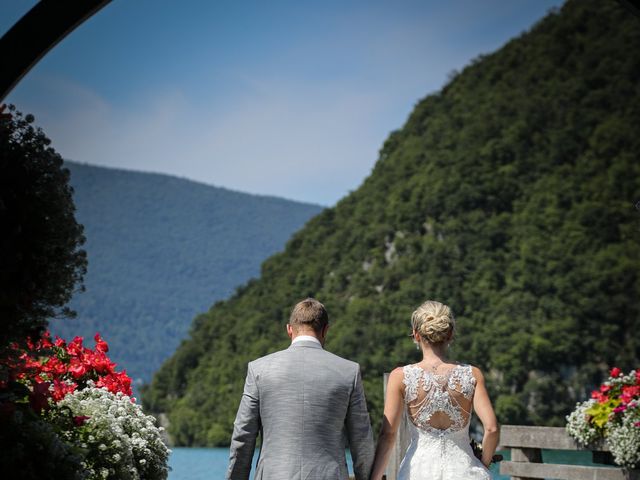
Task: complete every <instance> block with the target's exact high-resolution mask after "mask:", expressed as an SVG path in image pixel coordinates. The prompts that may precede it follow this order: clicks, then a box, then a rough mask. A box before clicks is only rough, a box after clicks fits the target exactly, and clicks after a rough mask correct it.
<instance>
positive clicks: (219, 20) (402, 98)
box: [0, 0, 563, 206]
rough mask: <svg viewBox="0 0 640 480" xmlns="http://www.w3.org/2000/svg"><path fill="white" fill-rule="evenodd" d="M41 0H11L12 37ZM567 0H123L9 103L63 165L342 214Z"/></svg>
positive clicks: (2, 5) (4, 19)
mask: <svg viewBox="0 0 640 480" xmlns="http://www.w3.org/2000/svg"><path fill="white" fill-rule="evenodd" d="M35 3H36V2H34V1H33V0H3V1H2V2H0V34H3V33H4V32H6V31H7V30H8V29H9V28H10V27H11V26H12V25H13V24H14V23H15V22H16V21H17V20H18V19H19V18H20V17H21V16H22V15H23V14H24V13H26V12H27V11H28V10H29V8H31V6H33V5H34V4H35ZM562 3H563V2H562V1H561V0H448V1H438V0H419V1H413V0H397V1H393V2H392V1H380V0H323V1H319V0H318V1H309V2H301V1H299V0H296V1H280V0H274V1H270V2H264V1H262V2H261V1H257V0H256V1H244V0H236V1H224V0H218V1H211V0H182V1H176V0H128V1H127V0H114V1H113V2H111V3H110V4H108V5H107V6H106V7H104V8H103V9H102V10H101V11H99V12H98V13H97V14H96V15H94V16H93V17H92V18H90V19H89V20H87V21H86V22H85V23H84V24H82V25H80V26H79V27H78V28H77V29H76V30H75V31H73V32H72V33H71V34H70V35H69V36H67V37H66V38H65V39H64V40H63V41H62V42H60V43H59V44H58V45H57V46H56V47H55V48H54V49H52V50H51V51H50V52H49V53H48V54H47V55H46V56H45V57H44V58H43V59H42V60H41V61H40V62H39V63H38V64H37V65H36V66H35V67H34V68H33V69H32V70H31V71H30V72H29V73H28V74H27V75H26V76H25V77H24V78H23V79H22V81H21V82H20V83H19V84H18V85H17V87H16V88H15V89H14V90H13V91H12V92H11V93H10V95H9V96H8V97H7V99H6V102H7V103H14V104H15V105H16V106H17V107H18V109H19V110H21V111H23V112H25V113H32V114H34V115H35V117H36V124H37V125H39V126H41V127H42V128H43V130H44V131H45V133H46V134H47V135H48V136H49V137H50V138H51V139H52V142H53V147H54V148H55V149H56V150H57V151H58V152H59V153H60V154H61V155H62V156H63V157H64V158H66V159H70V160H74V161H78V162H83V163H89V164H94V165H102V166H108V167H114V168H124V169H130V170H138V171H148V172H160V173H167V174H171V175H176V176H179V177H183V178H188V179H191V180H196V181H199V182H203V183H207V184H210V185H215V186H222V187H226V188H229V189H233V190H240V191H243V192H249V193H255V194H266V195H276V196H280V197H285V198H289V199H294V200H299V201H304V202H310V203H316V204H320V205H324V206H331V205H334V204H335V203H336V202H337V201H338V200H339V199H340V198H342V197H343V196H345V195H346V194H348V193H349V192H350V191H353V190H355V189H356V188H357V187H358V186H359V185H360V184H361V183H362V181H363V180H364V179H365V177H366V176H367V175H368V174H369V173H370V172H371V169H372V168H373V166H374V164H375V162H376V160H377V156H378V150H379V149H380V147H381V146H382V144H383V143H384V140H385V138H386V137H387V136H388V134H389V133H390V132H391V131H393V130H396V129H399V128H401V127H402V126H403V124H404V123H405V121H406V119H407V117H408V115H409V113H410V112H411V110H412V109H413V107H414V106H415V104H416V103H417V102H418V101H419V100H420V99H422V98H424V97H425V96H427V95H429V94H433V93H436V92H437V91H438V90H439V89H441V88H442V86H443V85H444V84H445V83H446V81H447V77H448V76H449V74H450V73H451V72H452V71H453V70H461V69H462V68H464V66H465V65H467V64H468V63H469V62H470V61H471V60H472V59H473V58H475V57H477V56H478V55H480V54H486V53H490V52H492V51H495V50H496V49H498V48H499V47H500V46H502V45H503V44H504V43H506V42H507V41H508V40H509V39H511V38H513V37H515V36H517V35H519V34H520V33H522V32H523V31H526V30H528V29H529V28H530V27H531V26H532V25H533V24H534V23H535V22H536V21H537V20H539V19H540V18H542V17H543V16H544V15H545V14H546V13H547V12H548V10H549V9H550V8H553V7H559V6H561V5H562Z"/></svg>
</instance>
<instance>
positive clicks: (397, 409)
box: [371, 368, 404, 480]
mask: <svg viewBox="0 0 640 480" xmlns="http://www.w3.org/2000/svg"><path fill="white" fill-rule="evenodd" d="M402 376H403V374H402V368H396V369H395V370H394V371H393V372H391V375H389V382H388V383H387V397H386V399H385V402H384V417H383V418H382V428H381V430H380V435H379V437H378V446H377V447H376V458H375V460H374V462H373V469H372V472H371V480H381V479H382V476H383V475H384V470H385V468H386V467H387V462H388V461H389V454H390V453H391V450H392V448H393V445H394V444H395V441H396V434H397V433H398V427H399V426H400V421H401V420H402V409H403V408H404V402H403V397H402Z"/></svg>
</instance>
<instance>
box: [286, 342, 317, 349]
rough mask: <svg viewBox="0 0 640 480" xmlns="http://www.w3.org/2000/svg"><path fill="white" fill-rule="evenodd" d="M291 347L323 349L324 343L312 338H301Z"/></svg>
mask: <svg viewBox="0 0 640 480" xmlns="http://www.w3.org/2000/svg"><path fill="white" fill-rule="evenodd" d="M289 348H319V349H321V350H322V345H320V344H319V343H316V342H314V341H312V340H299V341H297V342H295V343H292V344H291V346H290V347H289Z"/></svg>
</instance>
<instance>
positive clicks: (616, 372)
mask: <svg viewBox="0 0 640 480" xmlns="http://www.w3.org/2000/svg"><path fill="white" fill-rule="evenodd" d="M609 375H611V376H612V377H613V378H617V377H619V376H620V375H622V370H620V369H619V368H618V367H613V368H612V369H611V372H609Z"/></svg>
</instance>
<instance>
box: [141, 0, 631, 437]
mask: <svg viewBox="0 0 640 480" xmlns="http://www.w3.org/2000/svg"><path fill="white" fill-rule="evenodd" d="M401 74H402V72H398V75H401ZM638 125H640V19H638V18H636V17H635V16H633V15H632V14H630V13H629V12H628V11H627V10H625V9H624V8H623V7H621V6H620V5H619V4H618V3H617V2H615V1H613V0H607V1H599V0H580V1H569V2H567V3H566V4H565V5H564V6H563V8H562V9H561V10H560V11H558V12H551V13H550V14H549V15H548V16H547V17H545V18H544V19H543V20H541V21H540V22H538V23H537V24H536V25H534V26H533V27H532V29H531V30H530V31H529V32H526V33H524V34H523V35H521V36H520V37H519V38H516V39H514V40H512V41H510V42H508V43H507V44H506V45H505V46H504V47H503V48H501V49H500V50H498V51H497V52H495V53H493V54H490V55H486V56H482V57H480V58H478V59H476V60H475V61H474V62H472V64H470V65H468V66H467V67H466V68H464V70H463V71H462V72H461V73H459V74H458V75H456V76H455V77H454V78H452V79H451V80H450V81H449V83H448V84H447V85H446V86H445V87H444V88H443V89H442V91H441V92H439V93H438V94H435V95H430V96H428V97H426V98H425V99H423V100H422V101H420V102H419V103H418V104H417V105H416V107H415V110H414V111H413V113H412V114H411V115H410V117H409V119H408V120H407V122H406V124H405V125H404V126H403V128H402V129H400V130H398V131H395V132H393V133H392V134H391V135H390V136H389V137H388V139H387V140H386V141H385V142H384V145H383V147H382V149H381V150H380V156H379V159H378V160H377V163H376V165H375V168H374V169H373V171H372V173H371V175H370V176H369V177H368V178H367V179H366V180H365V181H364V183H363V184H362V185H361V187H360V188H359V189H358V190H356V191H355V192H353V193H352V194H351V195H349V196H348V197H346V198H344V199H343V200H341V201H340V202H339V203H338V204H337V205H336V207H335V208H330V209H327V210H325V211H323V212H322V213H321V214H320V215H318V216H317V217H315V218H314V219H312V220H311V221H310V222H309V223H308V224H307V225H306V227H305V228H304V229H302V230H301V231H299V232H298V233H296V234H295V235H294V236H293V237H292V239H291V240H290V241H289V242H288V244H287V247H286V249H285V251H284V252H283V253H279V254H276V255H274V256H272V257H271V258H269V259H268V260H267V261H266V262H264V263H263V265H262V274H261V276H260V278H259V279H258V280H255V281H251V282H249V283H248V284H247V285H246V286H244V287H243V288H242V289H240V290H239V291H238V292H237V293H236V294H235V295H234V296H233V297H232V298H231V299H229V300H228V301H224V302H218V303H217V304H215V305H214V306H213V308H211V310H210V311H209V312H208V313H206V314H204V315H201V316H199V317H197V318H196V320H195V322H194V324H193V326H192V329H191V333H190V339H189V340H188V341H186V342H184V343H183V344H182V345H181V346H180V348H178V350H177V351H176V353H175V354H174V355H173V356H172V357H171V359H170V360H168V361H167V362H166V363H165V364H164V365H163V367H162V368H161V369H160V370H159V371H158V373H157V374H156V375H155V377H154V380H153V382H152V385H151V387H150V389H149V391H148V392H147V395H145V401H146V403H147V406H148V407H149V408H151V409H152V410H154V411H156V412H167V413H168V417H169V420H170V424H171V426H170V431H171V433H172V434H173V437H174V439H175V441H176V442H177V443H179V444H183V445H215V444H224V443H225V442H228V440H229V437H230V434H231V431H232V422H233V419H234V416H235V412H236V409H237V406H238V403H239V400H240V395H241V391H242V384H243V381H244V375H245V372H246V364H247V362H248V361H249V360H251V359H253V358H255V357H256V356H259V355H263V354H266V353H268V352H272V351H274V350H277V349H279V348H282V347H284V346H285V345H286V344H287V338H286V335H285V330H284V325H285V323H286V321H287V318H288V314H289V310H290V307H291V306H292V305H293V304H294V303H295V302H296V301H298V300H299V299H301V298H303V297H305V296H306V295H313V296H315V297H317V298H318V299H320V300H321V301H323V302H324V303H325V304H326V306H327V307H328V309H329V312H330V315H331V320H332V327H331V329H330V331H329V338H328V344H327V348H328V349H329V350H331V351H333V352H335V353H337V354H339V355H342V356H346V357H349V358H351V359H354V360H356V361H358V362H359V363H360V364H361V366H362V373H363V377H364V382H365V388H366V393H367V399H368V402H369V407H370V411H371V413H372V416H373V420H374V423H375V427H374V428H378V425H379V422H380V418H381V411H382V403H383V399H382V374H383V372H386V371H390V370H391V369H393V368H394V367H396V366H397V365H400V364H404V363H408V362H413V361H416V360H417V359H418V352H417V351H416V350H415V347H414V346H413V344H412V343H411V341H410V339H409V338H408V337H407V334H408V333H409V332H410V330H409V317H410V314H411V312H412V310H413V309H414V308H415V307H416V306H417V305H418V304H419V303H421V302H422V301H423V300H425V299H437V300H440V301H442V302H445V303H447V304H449V305H451V306H452V307H453V309H454V311H455V312H456V314H457V319H458V324H459V332H458V337H457V340H456V341H455V343H454V345H453V346H452V357H454V358H456V359H458V360H461V361H466V362H471V363H473V364H475V365H478V366H479V367H481V368H482V369H484V370H485V372H486V376H487V378H488V382H489V386H490V391H491V394H492V398H493V400H494V403H495V406H496V409H497V413H498V416H499V420H500V421H501V422H502V423H534V424H549V425H560V424H563V422H564V415H565V414H566V413H567V412H568V411H569V410H570V409H571V408H572V407H573V406H574V405H575V401H576V400H578V399H584V398H585V397H586V396H587V395H588V388H589V387H590V385H592V384H593V383H595V382H596V381H597V380H600V379H601V375H602V374H603V372H604V371H605V370H606V369H607V367H608V366H611V365H617V366H619V367H622V368H630V367H636V366H638V363H639V362H640V336H638V335H637V332H638V331H639V330H640V300H639V298H640V297H639V294H640V284H639V277H638V272H640V212H639V211H638V210H637V209H636V208H635V206H634V204H635V203H636V202H637V201H638V200H640V161H639V158H638V157H639V155H640V135H638Z"/></svg>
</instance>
